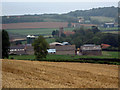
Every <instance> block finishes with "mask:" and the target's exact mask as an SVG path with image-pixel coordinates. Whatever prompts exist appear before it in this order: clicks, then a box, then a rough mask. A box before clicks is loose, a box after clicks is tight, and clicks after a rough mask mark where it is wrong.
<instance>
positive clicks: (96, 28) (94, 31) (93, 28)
mask: <svg viewBox="0 0 120 90" xmlns="http://www.w3.org/2000/svg"><path fill="white" fill-rule="evenodd" d="M92 31H93V33H94V34H96V33H97V32H100V30H99V29H98V27H96V26H92Z"/></svg>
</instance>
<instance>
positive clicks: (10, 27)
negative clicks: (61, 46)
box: [2, 22, 68, 29]
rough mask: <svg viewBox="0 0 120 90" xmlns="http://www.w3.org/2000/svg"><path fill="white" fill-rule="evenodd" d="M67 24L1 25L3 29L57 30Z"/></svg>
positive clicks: (30, 23) (31, 23)
mask: <svg viewBox="0 0 120 90" xmlns="http://www.w3.org/2000/svg"><path fill="white" fill-rule="evenodd" d="M67 26H68V23H67V22H29V23H11V24H2V28H3V29H25V28H59V27H67Z"/></svg>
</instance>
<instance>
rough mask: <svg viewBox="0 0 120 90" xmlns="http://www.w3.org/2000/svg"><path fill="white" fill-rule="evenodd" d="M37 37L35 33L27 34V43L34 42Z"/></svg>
mask: <svg viewBox="0 0 120 90" xmlns="http://www.w3.org/2000/svg"><path fill="white" fill-rule="evenodd" d="M35 38H36V37H35V36H33V35H28V36H27V44H32V43H33V42H34V40H35Z"/></svg>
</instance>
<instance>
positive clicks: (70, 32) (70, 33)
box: [64, 31, 75, 36]
mask: <svg viewBox="0 0 120 90" xmlns="http://www.w3.org/2000/svg"><path fill="white" fill-rule="evenodd" d="M64 34H65V35H66V36H69V35H73V34H75V32H72V31H64Z"/></svg>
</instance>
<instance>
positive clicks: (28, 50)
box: [9, 45, 34, 55]
mask: <svg viewBox="0 0 120 90" xmlns="http://www.w3.org/2000/svg"><path fill="white" fill-rule="evenodd" d="M9 54H15V55H25V54H27V55H31V54H34V49H33V47H32V46H31V45H16V46H11V47H10V53H9Z"/></svg>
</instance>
